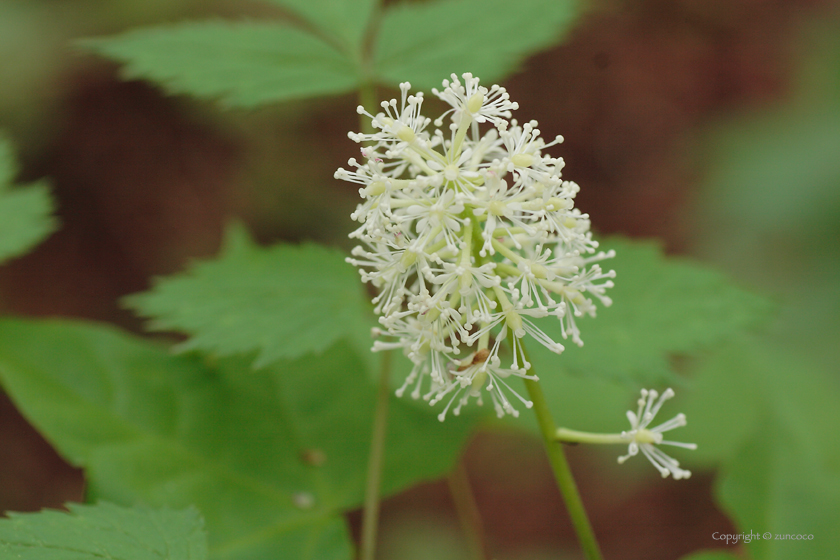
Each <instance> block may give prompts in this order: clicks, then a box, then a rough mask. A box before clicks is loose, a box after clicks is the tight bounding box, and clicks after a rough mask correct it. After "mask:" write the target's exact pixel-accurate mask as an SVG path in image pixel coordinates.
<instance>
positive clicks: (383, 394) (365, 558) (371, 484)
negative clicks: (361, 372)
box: [359, 350, 391, 560]
mask: <svg viewBox="0 0 840 560" xmlns="http://www.w3.org/2000/svg"><path fill="white" fill-rule="evenodd" d="M390 397H391V352H390V351H389V350H386V351H383V352H382V358H381V362H380V370H379V389H378V391H377V394H376V412H375V413H374V417H373V436H372V437H371V441H370V456H369V458H368V470H367V486H366V488H365V505H364V509H363V510H362V544H361V553H360V555H359V558H360V560H373V558H374V556H375V553H376V533H377V529H378V528H379V488H380V486H381V483H382V457H383V455H384V451H385V433H386V428H387V426H388V399H389V398H390Z"/></svg>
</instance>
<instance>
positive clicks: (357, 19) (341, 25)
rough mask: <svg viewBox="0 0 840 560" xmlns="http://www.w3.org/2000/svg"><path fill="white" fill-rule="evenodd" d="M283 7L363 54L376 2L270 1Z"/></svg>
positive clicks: (360, 0)
mask: <svg viewBox="0 0 840 560" xmlns="http://www.w3.org/2000/svg"><path fill="white" fill-rule="evenodd" d="M266 1H267V2H272V3H274V4H279V5H281V6H283V7H284V8H286V9H288V10H289V11H291V12H293V13H294V14H296V15H297V16H298V17H300V18H302V19H304V20H306V21H307V22H308V23H309V24H310V25H312V26H313V27H315V28H317V29H320V30H321V31H323V32H325V33H327V34H328V35H329V36H330V37H335V38H337V39H338V40H339V41H341V42H342V43H343V45H344V47H345V48H346V49H347V50H348V51H349V52H359V51H360V49H361V46H362V39H363V37H364V33H365V29H366V28H367V26H368V23H369V21H370V17H371V14H372V12H373V8H374V6H375V5H376V0H266Z"/></svg>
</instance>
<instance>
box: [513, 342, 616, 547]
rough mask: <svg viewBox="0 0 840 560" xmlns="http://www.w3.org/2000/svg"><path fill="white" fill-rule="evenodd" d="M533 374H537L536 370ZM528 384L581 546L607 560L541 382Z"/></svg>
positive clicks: (543, 435)
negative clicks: (590, 520)
mask: <svg viewBox="0 0 840 560" xmlns="http://www.w3.org/2000/svg"><path fill="white" fill-rule="evenodd" d="M520 346H521V348H522V358H523V359H524V360H526V361H529V360H528V358H527V355H526V353H525V347H524V345H520ZM531 373H532V374H533V370H532V371H531ZM524 381H525V387H527V388H528V395H529V396H530V398H531V401H533V403H534V414H536V415H537V422H539V425H540V432H541V433H542V437H543V443H544V444H545V452H546V454H547V455H548V460H549V462H550V463H551V469H552V470H553V471H554V479H555V480H556V481H557V487H558V488H559V489H560V494H562V495H563V501H564V502H565V503H566V510H567V511H568V512H569V517H571V519H572V525H574V528H575V532H576V533H577V537H578V541H579V542H580V546H581V548H582V549H583V552H584V554H585V555H586V558H587V560H603V556H601V551H600V550H599V548H598V541H597V540H595V533H594V532H593V531H592V525H591V524H590V523H589V518H588V517H587V516H586V510H585V509H584V507H583V501H582V500H581V499H580V494H579V493H578V490H577V486H576V485H575V480H574V478H572V471H571V469H569V463H568V462H567V461H566V455H565V454H564V453H563V446H562V445H561V444H560V443H558V442H557V441H556V439H555V437H556V434H557V426H556V425H555V424H554V420H553V419H552V418H551V412H550V411H549V410H548V403H546V400H545V395H544V394H543V391H542V387H541V386H540V383H539V381H533V380H531V379H525V380H524Z"/></svg>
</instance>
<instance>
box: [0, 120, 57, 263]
mask: <svg viewBox="0 0 840 560" xmlns="http://www.w3.org/2000/svg"><path fill="white" fill-rule="evenodd" d="M16 174H17V164H16V162H15V157H14V153H13V152H12V146H11V143H10V142H9V141H8V140H6V139H5V138H3V137H2V136H0V263H2V262H3V261H5V260H8V259H11V258H13V257H17V256H20V255H22V254H23V253H25V252H27V251H28V250H29V249H31V248H32V247H34V246H35V245H37V244H38V243H39V242H40V241H41V240H43V239H44V238H45V237H47V236H48V235H49V234H50V233H52V232H53V231H54V230H55V229H56V226H57V223H56V220H55V219H54V218H53V217H52V216H51V214H52V212H53V208H54V202H53V199H52V197H51V196H50V192H49V189H48V188H47V187H46V185H44V184H40V183H39V184H34V185H29V186H26V187H20V188H16V189H13V190H10V189H9V186H10V184H11V182H12V181H13V180H14V178H15V175H16Z"/></svg>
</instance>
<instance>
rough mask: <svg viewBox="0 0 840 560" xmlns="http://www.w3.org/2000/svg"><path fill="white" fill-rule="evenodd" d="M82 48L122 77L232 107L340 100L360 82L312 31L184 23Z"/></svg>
mask: <svg viewBox="0 0 840 560" xmlns="http://www.w3.org/2000/svg"><path fill="white" fill-rule="evenodd" d="M82 44H83V46H85V47H86V48H88V49H90V50H92V51H93V52H96V53H98V54H100V55H102V56H106V57H108V58H111V59H113V60H116V61H118V62H122V63H125V66H124V68H123V74H124V76H125V77H126V78H130V79H148V80H152V81H155V82H157V83H159V84H161V85H162V86H164V87H165V88H166V89H167V90H168V91H171V92H173V93H186V94H190V95H194V96H196V97H203V98H211V99H216V98H218V99H220V100H221V101H222V102H223V103H225V104H227V105H231V106H239V107H254V106H257V105H264V104H267V103H273V102H278V101H284V100H287V99H300V98H306V97H314V96H319V95H328V94H338V93H343V92H346V91H350V90H352V89H353V88H354V87H355V86H356V85H357V84H358V77H357V73H356V69H355V67H354V63H353V62H352V60H351V59H350V58H348V57H347V56H345V55H344V54H342V53H341V52H339V51H338V50H336V49H335V48H333V47H332V46H330V45H328V44H327V43H325V42H324V41H322V40H321V39H319V38H317V37H315V36H314V35H312V34H310V33H307V32H305V31H302V30H299V29H297V28H294V27H290V26H285V25H280V24H272V23H256V22H249V23H230V22H222V21H216V22H202V23H187V24H179V25H172V26H168V27H155V28H149V29H139V30H135V31H129V32H128V33H125V34H123V35H118V36H115V37H110V38H105V39H88V40H86V41H84V42H83V43H82Z"/></svg>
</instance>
